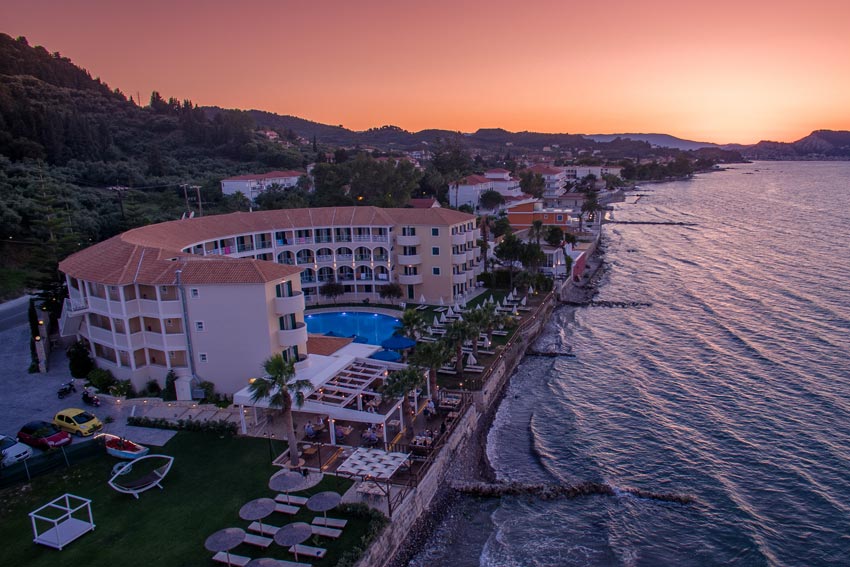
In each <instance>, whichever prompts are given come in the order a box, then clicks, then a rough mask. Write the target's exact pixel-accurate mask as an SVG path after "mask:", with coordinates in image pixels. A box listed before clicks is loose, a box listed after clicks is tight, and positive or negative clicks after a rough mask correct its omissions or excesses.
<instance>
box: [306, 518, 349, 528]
mask: <svg viewBox="0 0 850 567" xmlns="http://www.w3.org/2000/svg"><path fill="white" fill-rule="evenodd" d="M346 524H348V520H340V519H338V518H327V517H324V518H313V525H314V526H326V527H329V528H344V527H345V526H346Z"/></svg>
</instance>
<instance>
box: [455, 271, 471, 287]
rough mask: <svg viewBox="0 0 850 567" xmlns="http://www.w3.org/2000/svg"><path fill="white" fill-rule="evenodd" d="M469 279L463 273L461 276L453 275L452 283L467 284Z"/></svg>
mask: <svg viewBox="0 0 850 567" xmlns="http://www.w3.org/2000/svg"><path fill="white" fill-rule="evenodd" d="M467 279H468V277H467V275H466V273H465V272H461V273H459V274H452V283H453V284H462V283H466V280H467Z"/></svg>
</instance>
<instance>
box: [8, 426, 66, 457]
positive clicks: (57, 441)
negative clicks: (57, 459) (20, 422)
mask: <svg viewBox="0 0 850 567" xmlns="http://www.w3.org/2000/svg"><path fill="white" fill-rule="evenodd" d="M18 441H20V442H21V443H26V444H27V445H29V446H30V447H35V448H36V449H45V450H46V449H53V448H54V447H61V446H62V445H67V444H68V443H70V442H71V435H70V434H68V432H67V431H62V430H61V429H59V428H58V427H56V426H55V425H53V424H52V423H50V422H49V421H31V422H29V423H27V424H26V425H24V426H23V427H21V430H20V431H18Z"/></svg>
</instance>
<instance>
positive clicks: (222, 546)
mask: <svg viewBox="0 0 850 567" xmlns="http://www.w3.org/2000/svg"><path fill="white" fill-rule="evenodd" d="M243 541H245V531H244V530H242V529H239V528H224V529H223V530H218V531H217V532H215V533H214V534H212V535H211V536H210V537H208V538H207V539H206V541H205V542H204V547H205V548H207V551H214V552H216V554H215V555H214V556H213V561H218V562H219V563H227V564H228V565H239V566H240V567H244V566H245V565H247V564H248V562H249V561H250V560H251V558H250V557H244V556H242V555H233V554H231V553H230V550H231V549H233V548H234V547H236V546H238V545H239V544H240V543H242V542H243Z"/></svg>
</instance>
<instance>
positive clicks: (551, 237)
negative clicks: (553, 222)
mask: <svg viewBox="0 0 850 567" xmlns="http://www.w3.org/2000/svg"><path fill="white" fill-rule="evenodd" d="M543 240H545V241H546V244H548V245H549V246H561V244H563V242H564V229H562V228H561V227H560V226H547V227H546V235H545V236H544V237H543Z"/></svg>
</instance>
